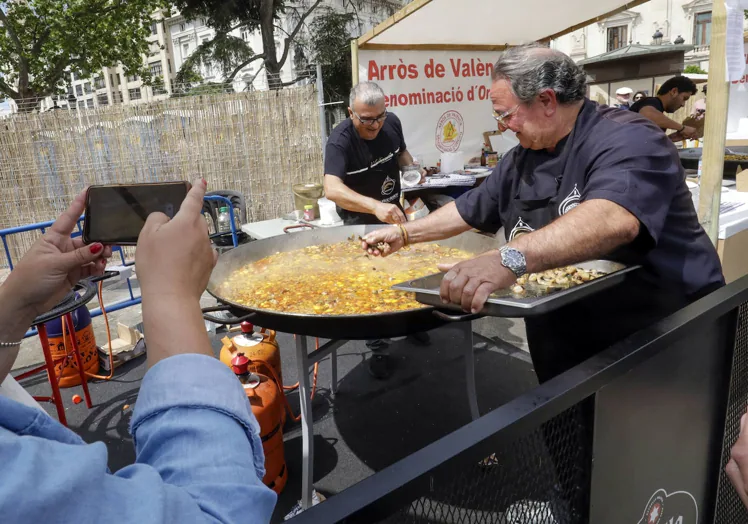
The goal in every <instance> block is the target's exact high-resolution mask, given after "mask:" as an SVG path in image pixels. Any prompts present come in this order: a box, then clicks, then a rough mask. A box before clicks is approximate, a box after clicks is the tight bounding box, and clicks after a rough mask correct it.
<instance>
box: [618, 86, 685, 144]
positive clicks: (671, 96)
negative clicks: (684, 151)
mask: <svg viewBox="0 0 748 524" xmlns="http://www.w3.org/2000/svg"><path fill="white" fill-rule="evenodd" d="M697 91H698V89H696V84H694V83H693V80H691V79H690V78H688V77H685V76H674V77H673V78H671V79H669V80H667V81H666V82H665V83H664V84H662V86H661V87H660V89H659V90H658V91H657V96H649V97H646V98H644V99H642V100H639V101H638V102H636V103H634V105H632V106H631V111H634V112H636V113H639V114H640V115H642V116H643V117H645V118H647V119H649V120H651V121H652V122H654V123H655V124H656V125H657V127H659V128H660V129H662V130H663V131H665V132H666V133H667V130H668V129H674V130H675V131H676V132H675V133H672V134H670V135H669V137H670V139H671V140H672V141H673V142H678V141H680V140H683V139H685V138H696V133H697V132H696V129H694V128H693V127H690V126H687V125H684V124H679V123H678V122H676V121H675V120H673V119H671V118H668V117H666V116H665V113H675V112H676V111H677V110H678V109H680V108H681V107H683V106H684V105H685V104H686V100H688V99H689V98H691V96H692V95H695V94H696V92H697Z"/></svg>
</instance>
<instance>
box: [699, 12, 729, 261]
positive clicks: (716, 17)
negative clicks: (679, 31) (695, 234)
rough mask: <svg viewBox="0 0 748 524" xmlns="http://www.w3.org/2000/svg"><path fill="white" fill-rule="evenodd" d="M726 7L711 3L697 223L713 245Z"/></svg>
mask: <svg viewBox="0 0 748 524" xmlns="http://www.w3.org/2000/svg"><path fill="white" fill-rule="evenodd" d="M726 38H727V8H726V7H725V2H724V1H723V0H720V1H717V2H714V3H713V4H712V39H711V45H710V49H709V91H707V95H706V107H707V113H706V122H705V123H704V137H705V140H704V149H703V156H702V159H701V166H702V167H701V181H700V186H701V187H700V188H699V222H700V223H701V225H702V226H703V227H704V230H705V231H706V233H707V235H709V239H710V240H711V241H712V244H714V245H715V246H716V245H717V237H718V236H719V204H720V198H721V196H722V170H723V168H724V158H725V135H726V133H727V106H728V102H729V98H730V84H729V83H728V82H727V58H726V46H727V41H726Z"/></svg>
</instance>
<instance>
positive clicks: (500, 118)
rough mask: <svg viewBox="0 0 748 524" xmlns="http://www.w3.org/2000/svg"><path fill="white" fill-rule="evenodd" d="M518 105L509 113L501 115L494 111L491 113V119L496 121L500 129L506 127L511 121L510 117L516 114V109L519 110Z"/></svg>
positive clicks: (505, 112)
mask: <svg viewBox="0 0 748 524" xmlns="http://www.w3.org/2000/svg"><path fill="white" fill-rule="evenodd" d="M519 106H520V104H517V105H516V106H514V107H513V108H512V109H510V110H509V111H504V112H503V113H497V112H496V111H494V112H493V117H494V118H495V119H496V121H497V122H498V123H499V125H500V126H501V127H508V126H509V122H510V121H511V120H512V115H514V113H516V112H517V109H519Z"/></svg>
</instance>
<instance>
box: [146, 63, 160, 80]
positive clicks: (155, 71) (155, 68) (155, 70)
mask: <svg viewBox="0 0 748 524" xmlns="http://www.w3.org/2000/svg"><path fill="white" fill-rule="evenodd" d="M148 65H149V66H150V69H151V75H153V76H154V77H156V76H161V74H162V73H163V72H164V69H163V67H162V66H161V62H153V63H151V64H148Z"/></svg>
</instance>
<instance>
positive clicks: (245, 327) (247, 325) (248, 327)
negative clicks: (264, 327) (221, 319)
mask: <svg viewBox="0 0 748 524" xmlns="http://www.w3.org/2000/svg"><path fill="white" fill-rule="evenodd" d="M239 325H240V326H241V328H242V333H252V331H254V329H255V327H254V326H253V325H252V323H251V322H247V321H246V320H245V321H244V322H242V323H241V324H239Z"/></svg>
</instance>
